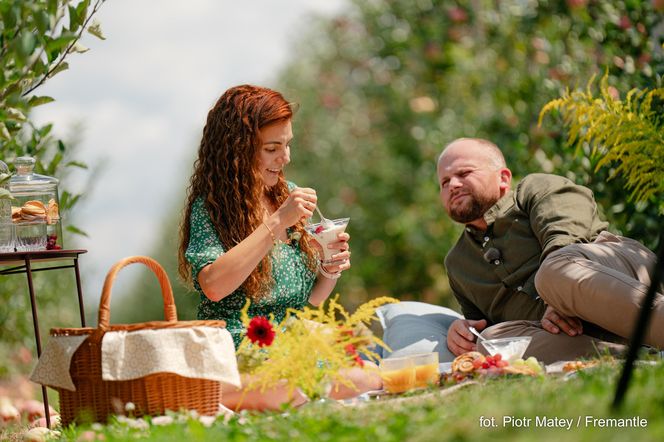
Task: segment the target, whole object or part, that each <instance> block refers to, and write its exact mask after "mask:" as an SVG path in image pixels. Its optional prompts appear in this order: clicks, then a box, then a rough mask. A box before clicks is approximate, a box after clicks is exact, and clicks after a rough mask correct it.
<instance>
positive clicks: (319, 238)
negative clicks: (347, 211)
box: [306, 218, 350, 264]
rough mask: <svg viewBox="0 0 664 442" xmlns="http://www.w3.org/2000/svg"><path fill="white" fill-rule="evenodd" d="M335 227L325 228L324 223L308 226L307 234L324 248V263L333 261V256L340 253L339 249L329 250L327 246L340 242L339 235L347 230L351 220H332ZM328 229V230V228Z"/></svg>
mask: <svg viewBox="0 0 664 442" xmlns="http://www.w3.org/2000/svg"><path fill="white" fill-rule="evenodd" d="M331 221H332V223H333V226H332V227H330V226H325V225H324V224H322V223H316V224H308V225H307V226H306V229H307V232H309V234H310V235H311V236H313V237H314V239H315V240H316V242H318V244H320V246H321V247H322V248H323V263H324V264H325V263H328V262H331V261H332V255H336V254H337V253H339V250H337V249H329V248H328V247H327V246H328V244H330V243H333V242H337V241H339V234H340V233H343V232H344V231H345V230H346V226H347V225H348V221H350V218H339V219H335V220H331ZM326 227H327V228H326Z"/></svg>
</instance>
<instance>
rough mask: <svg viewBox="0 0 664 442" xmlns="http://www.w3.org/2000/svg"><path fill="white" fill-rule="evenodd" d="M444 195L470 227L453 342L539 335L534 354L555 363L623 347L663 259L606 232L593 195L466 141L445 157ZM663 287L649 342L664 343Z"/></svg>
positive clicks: (459, 253) (459, 249)
mask: <svg viewBox="0 0 664 442" xmlns="http://www.w3.org/2000/svg"><path fill="white" fill-rule="evenodd" d="M438 180H439V185H440V198H441V201H442V203H443V206H444V207H445V210H446V211H447V213H448V214H449V216H450V217H451V218H452V219H454V220H455V221H457V222H459V223H462V224H464V225H465V226H466V228H465V230H464V232H463V234H462V235H461V237H460V238H459V240H458V242H457V243H456V245H455V246H454V247H453V248H452V249H451V250H450V252H449V253H448V255H447V257H446V258H445V266H446V269H447V273H448V277H449V281H450V287H451V288H452V290H453V292H454V295H455V297H456V299H457V300H458V301H459V304H460V305H461V309H462V312H463V314H464V316H465V319H458V320H456V321H454V322H453V323H452V324H451V326H450V329H449V331H448V335H447V345H448V347H449V349H450V351H451V352H452V353H454V354H456V355H459V354H461V353H464V352H466V351H471V350H474V349H476V344H475V339H474V338H475V337H474V336H473V334H472V333H471V332H470V330H469V327H470V326H473V327H475V328H476V329H477V330H484V331H483V333H482V336H483V337H485V338H487V339H490V338H499V337H508V336H523V335H527V336H532V338H533V339H532V341H531V344H530V346H529V348H528V351H527V353H526V355H527V356H530V355H532V356H535V357H537V358H538V359H539V360H541V361H544V362H546V363H550V362H554V361H557V360H566V359H575V358H578V357H581V356H592V355H593V354H597V352H598V351H600V352H601V351H605V350H609V351H612V352H617V351H619V350H620V349H621V348H622V346H621V345H619V344H617V343H619V342H624V341H625V339H624V338H628V337H629V336H630V334H631V332H632V330H633V327H634V323H635V321H636V318H637V316H638V310H639V307H640V304H641V300H642V298H643V296H644V295H645V293H646V291H647V289H648V286H649V284H650V276H651V275H652V271H653V269H654V265H655V261H656V257H655V255H654V253H652V252H651V251H650V250H648V249H647V248H646V247H644V246H643V245H641V244H640V243H638V242H637V241H634V240H631V239H629V238H623V237H619V236H616V235H613V234H611V233H609V232H607V231H606V230H605V229H606V228H607V223H605V222H603V221H601V220H600V218H599V216H598V213H597V205H596V203H595V200H594V198H593V195H592V192H591V191H590V190H589V189H587V188H585V187H583V186H578V185H576V184H574V183H573V182H571V181H570V180H568V179H566V178H563V177H559V176H555V175H548V174H532V175H528V176H526V177H525V178H524V179H523V180H521V182H520V183H519V184H518V185H517V186H516V187H515V188H514V189H512V185H511V180H512V173H511V171H510V170H509V169H508V168H507V166H506V164H505V159H504V157H503V155H502V153H501V151H500V149H499V148H498V147H497V146H496V145H495V144H493V143H491V142H489V141H486V140H482V139H472V138H461V139H458V140H455V141H453V142H452V143H450V144H449V145H448V146H447V147H446V148H445V149H444V150H443V152H442V153H441V155H440V157H439V160H438ZM662 293H664V284H662V285H661V286H660V287H659V293H658V295H657V300H656V301H655V306H654V309H653V315H652V320H651V323H650V327H649V330H648V332H647V335H646V339H645V342H646V343H647V344H649V345H652V346H656V347H660V348H661V347H664V296H663V295H662Z"/></svg>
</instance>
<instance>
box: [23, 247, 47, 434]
mask: <svg viewBox="0 0 664 442" xmlns="http://www.w3.org/2000/svg"><path fill="white" fill-rule="evenodd" d="M25 274H26V275H27V276H28V291H29V292H30V307H31V308H32V324H33V325H34V328H35V340H36V341H37V357H40V356H41V336H40V334H39V317H38V316H37V300H36V299H35V289H34V286H33V285H32V268H31V267H30V259H29V258H25ZM42 398H43V399H44V416H45V417H46V427H47V428H51V413H49V406H48V393H47V391H46V387H45V386H44V385H42Z"/></svg>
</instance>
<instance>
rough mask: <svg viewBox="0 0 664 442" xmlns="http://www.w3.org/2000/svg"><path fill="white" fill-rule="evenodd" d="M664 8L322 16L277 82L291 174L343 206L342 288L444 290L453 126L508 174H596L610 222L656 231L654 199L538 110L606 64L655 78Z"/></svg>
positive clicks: (382, 10)
mask: <svg viewBox="0 0 664 442" xmlns="http://www.w3.org/2000/svg"><path fill="white" fill-rule="evenodd" d="M471 6H472V7H471ZM661 23H662V15H661V14H656V13H654V12H653V11H652V7H651V5H650V3H649V2H620V1H619V2H588V4H587V5H586V6H585V7H580V8H579V7H574V5H573V4H572V2H569V3H568V2H564V1H539V2H534V1H531V2H523V1H505V2H489V1H479V2H472V3H471V2H464V1H457V2H450V1H445V2H443V1H433V0H432V1H411V2H406V1H397V2H394V1H381V0H376V1H371V2H365V1H354V2H353V4H352V6H351V7H350V9H349V11H348V12H347V13H345V14H343V15H341V16H339V17H337V18H336V19H334V20H332V21H330V22H322V21H319V22H317V23H316V24H315V26H316V27H315V30H313V31H311V32H310V34H308V35H306V37H305V38H303V39H302V42H301V43H300V45H299V46H298V47H297V48H296V50H295V51H294V52H295V53H297V59H296V60H295V61H294V62H293V63H292V64H291V66H289V67H288V68H287V69H286V70H285V71H284V72H283V74H282V75H281V77H280V85H279V87H278V89H280V90H282V91H284V93H285V94H286V96H287V97H289V99H291V100H293V101H297V102H300V103H301V105H302V106H301V109H300V111H299V112H298V113H297V114H296V116H295V121H294V131H295V142H294V144H293V149H292V156H293V163H292V167H291V169H290V170H289V177H292V179H293V181H295V182H296V183H298V184H300V185H304V186H310V187H314V188H316V189H317V191H318V195H319V202H320V204H321V209H322V210H323V212H324V213H325V214H326V216H328V217H337V216H350V218H351V221H350V224H349V227H348V231H349V233H350V234H351V236H352V239H351V247H352V250H353V267H352V269H351V271H350V272H348V273H347V275H345V276H344V278H342V279H341V280H340V284H339V291H340V292H341V293H344V294H345V299H346V300H347V301H348V302H350V303H357V302H361V301H362V299H364V298H369V297H373V296H375V295H377V294H389V295H393V296H396V297H399V298H401V299H409V298H410V299H412V298H415V299H420V300H424V301H428V302H437V303H449V302H450V296H449V289H448V287H447V283H446V277H445V275H444V271H443V266H442V260H443V257H444V255H445V254H446V252H447V251H448V250H449V249H450V247H451V245H452V244H453V243H454V241H455V240H456V237H457V236H458V234H459V231H460V229H459V226H458V225H455V224H454V223H452V222H451V221H450V220H449V219H448V217H447V216H446V215H445V214H444V211H443V209H442V207H441V205H440V202H439V200H438V188H437V184H436V178H435V164H436V159H437V155H438V154H439V153H440V151H441V150H442V148H443V147H444V145H445V144H446V143H448V142H450V141H452V140H453V139H455V138H457V137H460V136H480V137H485V138H488V139H491V140H493V141H494V142H496V143H497V144H498V145H499V146H501V147H502V148H503V151H504V152H505V155H506V158H507V161H508V163H509V165H510V166H511V168H512V170H513V172H514V173H515V176H517V177H520V176H523V175H525V174H527V173H530V172H535V171H545V172H552V173H558V174H561V175H566V176H568V177H570V178H571V179H573V180H574V181H576V182H578V183H580V184H585V185H588V186H590V187H591V188H592V189H593V190H594V192H595V195H596V197H597V199H598V201H599V204H600V205H601V206H603V207H604V208H605V215H606V217H607V218H608V219H609V221H610V222H611V223H612V225H613V228H614V230H617V231H619V232H620V233H623V234H627V235H629V236H633V237H635V238H638V239H641V240H643V241H645V242H647V243H648V241H649V240H650V239H651V238H655V237H656V234H655V233H654V232H656V210H655V209H654V208H653V207H651V206H648V205H640V206H637V205H635V204H633V203H632V202H629V201H627V202H625V201H624V197H623V195H622V194H623V189H624V185H623V183H622V181H621V180H620V179H616V180H613V181H609V180H607V179H606V176H605V172H604V170H601V171H598V172H596V171H595V167H594V164H592V162H591V161H590V160H589V159H588V158H584V157H579V156H576V155H575V152H574V149H571V148H568V147H567V146H565V143H564V140H563V139H562V136H561V133H560V132H558V131H554V132H546V131H544V130H542V129H541V128H539V127H538V126H537V115H538V114H539V110H540V109H541V108H542V106H544V104H546V103H547V102H548V101H550V100H551V99H553V98H555V97H557V96H559V94H560V92H561V91H562V90H564V89H565V88H566V87H573V86H574V85H575V84H580V83H582V84H585V83H586V82H587V79H588V78H590V76H591V75H592V74H593V73H595V72H598V71H603V70H605V69H608V71H609V76H610V78H611V81H612V82H614V84H616V87H620V88H626V86H629V87H634V86H649V85H653V84H655V83H656V82H657V81H658V78H659V77H658V76H659V75H661V74H662V72H664V58H663V57H662V51H657V50H655V49H656V48H657V46H655V45H656V44H658V43H657V42H656V39H657V38H661V37H657V36H656V32H655V31H654V29H656V28H657V26H658V24H661ZM649 244H650V245H652V244H651V243H649Z"/></svg>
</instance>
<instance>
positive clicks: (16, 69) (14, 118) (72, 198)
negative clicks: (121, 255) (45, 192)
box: [0, 0, 105, 374]
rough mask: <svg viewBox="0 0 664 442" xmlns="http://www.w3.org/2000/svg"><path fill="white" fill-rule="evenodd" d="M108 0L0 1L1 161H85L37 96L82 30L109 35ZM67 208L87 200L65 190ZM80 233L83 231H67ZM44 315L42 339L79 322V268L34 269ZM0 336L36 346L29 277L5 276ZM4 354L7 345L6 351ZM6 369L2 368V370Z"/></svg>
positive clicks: (57, 170) (58, 166)
mask: <svg viewBox="0 0 664 442" xmlns="http://www.w3.org/2000/svg"><path fill="white" fill-rule="evenodd" d="M104 1H105V0H0V159H2V160H4V161H5V162H6V163H8V164H10V165H11V164H12V163H13V160H14V158H16V157H18V156H22V155H30V156H33V157H35V158H36V160H37V162H36V164H35V169H34V170H35V172H36V173H40V174H46V175H51V176H56V177H57V178H59V179H61V180H62V178H64V177H66V175H67V173H68V171H69V170H72V169H73V168H83V169H85V168H86V166H85V164H83V163H81V162H80V161H76V160H74V159H73V158H72V156H73V155H74V148H75V146H73V145H68V144H67V143H65V142H64V141H62V140H58V139H56V138H55V137H54V136H53V135H52V129H53V126H52V124H45V125H43V126H39V125H37V124H35V123H34V122H33V121H32V120H31V115H30V113H31V110H32V109H33V108H34V107H36V106H41V105H44V104H47V103H50V102H52V101H53V98H51V97H46V96H39V95H35V91H36V90H37V89H38V88H39V86H41V85H43V84H44V83H45V82H46V81H47V80H48V79H49V78H52V77H53V76H54V75H57V74H58V73H59V72H62V71H64V70H66V69H67V67H68V65H67V62H66V61H65V60H66V58H67V57H68V56H69V55H70V54H71V53H72V52H81V51H83V48H82V47H81V46H80V45H79V44H78V41H79V39H80V37H81V35H82V33H83V32H84V31H85V30H86V29H90V33H92V34H93V35H97V36H98V37H100V38H101V37H103V35H102V33H101V29H100V28H99V25H98V24H95V23H93V22H92V21H91V20H92V17H93V15H94V14H95V13H96V12H97V11H98V10H99V8H100V7H101V5H102V4H103V3H104ZM60 192H61V195H62V199H61V201H60V202H61V207H60V209H61V212H64V213H65V216H67V219H68V220H71V219H72V217H71V215H70V211H71V209H72V208H73V206H74V204H75V203H76V202H77V201H78V200H79V199H80V195H73V194H72V193H71V192H70V191H68V190H66V189H65V188H62V187H61V188H60ZM68 230H69V231H70V232H74V233H78V232H80V230H79V229H76V228H74V229H71V228H70V229H68ZM35 275H36V276H35V278H34V283H35V293H36V294H37V303H38V314H39V317H40V324H41V330H42V334H43V336H42V338H44V337H45V334H46V333H47V332H48V329H49V327H52V326H66V325H68V324H69V325H72V326H74V325H76V323H77V319H76V318H77V316H78V312H77V307H76V291H75V285H74V283H73V279H72V278H73V276H72V275H73V272H72V274H70V273H69V271H59V272H43V273H42V272H40V273H38V274H35ZM0 278H1V280H0V304H1V305H2V308H0V324H2V326H1V327H0V341H2V346H3V347H7V348H10V350H8V351H10V352H11V347H13V346H17V347H19V346H23V345H25V346H28V347H30V348H33V346H34V337H33V330H32V320H31V316H30V303H29V299H28V291H27V285H26V282H25V276H24V275H13V276H9V275H8V276H2V277H0ZM3 354H4V350H3ZM0 374H2V373H0Z"/></svg>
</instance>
